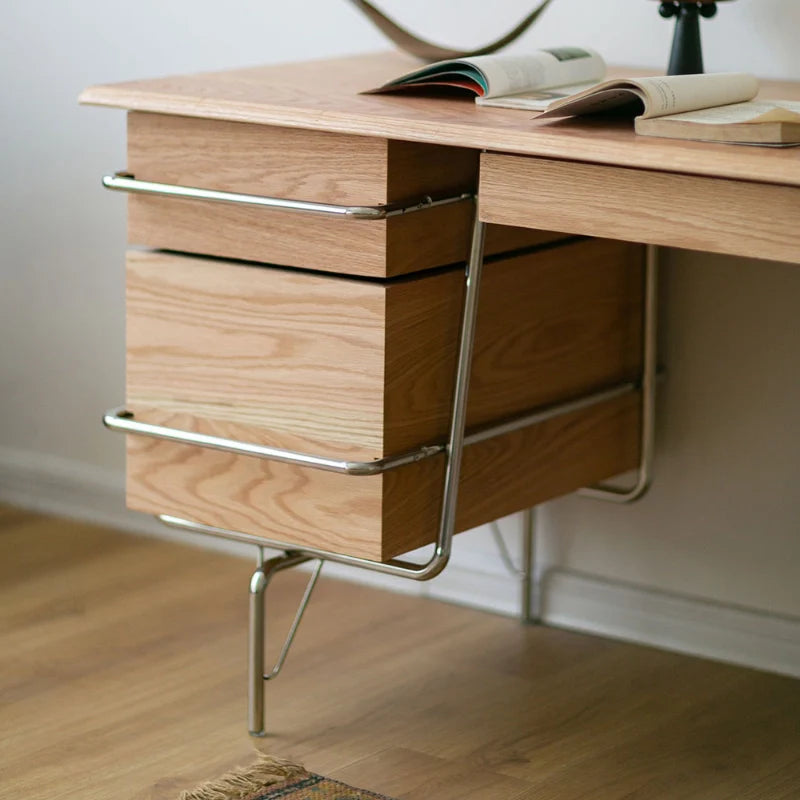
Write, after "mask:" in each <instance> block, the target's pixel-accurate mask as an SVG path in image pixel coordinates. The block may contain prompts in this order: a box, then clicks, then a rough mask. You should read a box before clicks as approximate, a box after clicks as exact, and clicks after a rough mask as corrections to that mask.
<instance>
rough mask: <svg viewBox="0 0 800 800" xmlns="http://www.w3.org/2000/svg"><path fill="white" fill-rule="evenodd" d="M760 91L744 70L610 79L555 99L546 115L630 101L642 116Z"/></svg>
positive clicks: (740, 99) (721, 102) (584, 111)
mask: <svg viewBox="0 0 800 800" xmlns="http://www.w3.org/2000/svg"><path fill="white" fill-rule="evenodd" d="M756 94H758V81H757V80H756V79H755V78H754V77H753V76H752V75H745V74H743V73H738V72H732V73H727V72H726V73H715V74H710V75H662V76H658V77H653V78H627V79H622V80H614V81H607V82H606V83H601V84H600V85H599V86H597V87H596V88H594V89H589V90H587V91H585V92H581V93H580V94H579V95H577V96H575V97H572V98H567V99H566V100H561V101H556V102H555V103H552V104H551V105H549V106H548V108H547V111H546V112H545V113H544V114H541V115H540V116H539V117H537V119H541V118H543V117H564V116H580V115H583V114H597V113H599V112H603V111H609V110H611V109H615V108H620V107H622V106H627V105H631V106H632V113H633V114H634V115H638V113H639V112H641V118H642V119H649V118H652V117H663V116H666V115H668V114H680V113H682V112H685V111H695V110H697V109H701V108H711V107H715V106H721V105H728V104H730V103H741V102H744V101H746V100H752V99H753V98H754V97H755V96H756Z"/></svg>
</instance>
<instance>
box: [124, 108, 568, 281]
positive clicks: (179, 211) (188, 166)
mask: <svg viewBox="0 0 800 800" xmlns="http://www.w3.org/2000/svg"><path fill="white" fill-rule="evenodd" d="M128 171H129V172H130V173H131V174H132V175H133V176H134V177H135V178H136V180H137V181H147V182H151V183H158V184H168V185H177V186H184V187H194V188H200V189H208V190H213V191H218V192H228V193H236V194H241V195H255V196H266V197H278V198H282V199H289V200H300V201H304V202H314V203H323V204H333V205H340V206H385V205H389V206H401V207H402V206H406V205H413V204H418V203H419V202H420V201H422V200H424V199H425V198H426V197H430V198H432V199H434V200H440V199H444V198H448V197H458V196H459V195H461V194H462V193H465V192H473V191H474V190H475V187H476V185H477V171H478V153H477V151H475V150H468V149H463V148H453V147H441V146H437V145H429V144H419V143H415V142H401V141H396V140H389V139H378V138H373V137H365V136H352V135H345V134H337V133H330V132H325V131H307V130H302V129H291V128H279V127H274V126H267V125H255V124H249V123H239V122H226V121H220V120H208V119H199V118H190V117H177V116H171V115H164V114H150V113H143V112H131V113H130V114H129V115H128ZM472 214H473V204H472V202H471V201H470V200H469V199H467V200H464V201H461V202H456V203H452V204H447V205H440V206H435V207H431V208H426V209H424V210H421V211H417V212H414V213H407V214H401V215H398V216H392V217H389V218H385V219H373V220H365V219H353V218H345V217H340V216H326V215H320V214H308V213H302V214H301V213H297V212H291V211H285V210H276V209H273V208H264V207H260V206H253V205H243V204H232V203H223V202H215V201H211V200H196V199H185V198H176V197H171V196H163V195H158V194H138V193H134V194H131V196H130V198H129V205H128V239H129V241H130V242H131V243H133V244H139V245H146V246H148V247H155V248H162V249H168V250H176V251H181V252H187V253H201V254H204V255H213V256H220V257H224V258H235V259H242V260H247V261H256V262H267V263H277V264H282V265H287V266H293V267H305V268H309V269H315V270H324V271H330V272H338V273H347V274H354V275H365V276H373V277H391V276H396V275H402V274H405V273H409V272H414V271H418V270H424V269H428V268H430V267H438V266H441V265H446V264H454V263H456V262H459V261H464V260H466V257H467V249H468V243H469V241H470V226H471V220H472ZM563 238H564V235H563V234H556V233H551V232H547V231H538V230H536V231H530V230H525V229H522V228H508V227H501V226H493V228H492V230H491V231H490V233H489V236H488V238H487V252H489V253H492V252H501V251H505V250H511V249H515V248H519V247H524V246H530V245H534V244H539V243H543V242H547V241H553V240H556V239H563Z"/></svg>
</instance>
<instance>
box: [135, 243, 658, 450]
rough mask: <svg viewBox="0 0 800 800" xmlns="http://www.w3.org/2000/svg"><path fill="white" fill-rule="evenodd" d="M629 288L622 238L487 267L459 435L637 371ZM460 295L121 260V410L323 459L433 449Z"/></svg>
mask: <svg viewBox="0 0 800 800" xmlns="http://www.w3.org/2000/svg"><path fill="white" fill-rule="evenodd" d="M641 291H642V286H641V249H640V248H639V247H637V246H636V245H629V244H621V243H617V242H612V241H603V240H598V241H578V242H574V243H572V244H567V245H564V246H559V247H554V248H546V249H543V250H536V251H533V252H528V253H526V254H523V255H517V256H514V257H509V258H504V259H499V260H497V261H493V262H491V263H488V264H487V265H486V268H485V277H484V281H483V284H482V287H481V300H480V307H479V313H478V322H477V334H476V346H475V357H474V366H473V373H472V381H471V389H470V403H469V416H468V424H469V425H470V426H472V427H474V426H478V425H481V424H483V423H488V422H491V421H493V420H496V419H498V418H501V417H505V416H511V415H513V414H516V413H520V412H522V411H525V410H527V409H530V408H534V407H538V406H542V405H545V404H549V403H552V402H556V401H558V400H564V399H567V398H570V397H573V396H576V395H577V394H579V393H581V392H582V391H585V390H587V389H589V388H595V387H600V386H603V385H608V384H610V383H614V382H617V381H621V380H624V379H627V378H632V377H635V376H636V374H637V372H638V367H639V362H640V354H639V350H640V348H639V341H640V336H641V315H640V299H641ZM463 292H464V277H463V272H462V271H461V270H451V271H449V272H445V273H439V274H434V275H428V276H424V277H420V278H414V279H410V280H402V281H396V282H390V283H379V282H373V281H363V280H352V279H350V280H348V279H342V278H338V277H336V278H334V277H331V276H328V275H321V274H309V273H299V272H297V271H294V270H282V269H274V268H264V267H257V266H251V265H243V264H234V263H230V262H223V261H216V260H211V259H196V258H187V257H184V256H176V255H170V254H165V253H147V252H138V251H131V252H130V253H129V254H128V282H127V306H128V314H127V353H128V358H127V392H126V402H127V404H128V407H129V409H130V410H131V411H133V412H134V413H136V415H137V416H138V417H141V418H144V419H147V420H148V421H151V422H157V423H169V424H173V425H182V426H187V427H189V428H191V429H193V430H200V431H202V432H204V433H212V434H217V435H224V436H230V437H233V438H239V439H244V440H250V441H255V442H258V443H261V444H267V445H272V446H275V447H286V448H289V449H297V450H304V451H307V452H316V453H320V454H322V455H330V456H332V457H337V456H340V457H347V458H350V459H366V460H369V459H373V458H380V457H382V456H384V455H393V454H397V453H401V452H404V451H406V450H409V449H411V448H414V447H419V446H421V445H424V444H431V443H435V442H437V441H441V440H442V439H443V438H444V437H445V435H446V433H447V429H448V423H449V416H450V402H451V397H452V391H453V378H454V373H455V365H456V353H457V343H458V335H459V327H460V317H461V307H462V303H463V300H462V298H463ZM183 417H189V418H187V419H184V418H183Z"/></svg>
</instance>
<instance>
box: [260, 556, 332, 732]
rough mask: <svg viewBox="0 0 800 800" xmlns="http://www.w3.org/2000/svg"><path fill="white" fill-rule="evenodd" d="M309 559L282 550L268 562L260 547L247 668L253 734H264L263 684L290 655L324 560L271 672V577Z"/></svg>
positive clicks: (313, 574) (318, 566)
mask: <svg viewBox="0 0 800 800" xmlns="http://www.w3.org/2000/svg"><path fill="white" fill-rule="evenodd" d="M306 561H309V559H308V558H306V557H305V556H301V555H298V554H297V553H293V552H287V553H282V554H281V555H279V556H276V557H275V558H271V559H269V560H268V561H267V560H265V559H264V548H263V547H259V548H258V567H257V568H256V571H255V572H254V573H253V576H252V577H251V578H250V624H249V634H248V639H247V641H248V669H247V685H248V692H247V726H248V730H249V731H250V735H251V736H264V734H265V731H264V683H265V681H269V680H272V679H273V678H277V677H278V675H279V674H280V671H281V668H282V667H283V664H284V662H285V661H286V656H287V655H288V654H289V649H290V648H291V646H292V642H293V641H294V637H295V634H296V633H297V629H298V627H299V626H300V621H301V620H302V619H303V614H304V613H305V610H306V607H307V606H308V601H309V600H310V599H311V593H312V592H313V591H314V587H315V586H316V585H317V579H318V578H319V573H320V571H321V570H322V565H323V564H324V563H325V562H324V561H322V560H320V561H319V563H318V564H317V567H316V569H315V570H314V571H313V572H312V573H311V578H310V579H309V581H308V584H307V586H306V590H305V592H303V598H302V600H300V605H299V606H298V609H297V613H296V614H295V617H294V620H293V622H292V625H291V627H290V628H289V633H288V634H287V635H286V640H285V641H284V643H283V647H282V648H281V652H280V655H279V656H278V659H277V661H276V662H275V665H274V666H273V667H272V669H271V670H270V671H269V672H266V673H265V672H264V640H265V638H266V614H265V610H266V609H265V592H266V590H267V586H269V583H270V581H271V580H272V576H273V575H275V574H276V573H278V572H280V571H281V570H284V569H289V568H291V567H296V566H299V565H300V564H303V563H305V562H306Z"/></svg>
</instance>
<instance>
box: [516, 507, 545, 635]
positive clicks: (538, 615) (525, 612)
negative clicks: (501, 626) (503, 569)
mask: <svg viewBox="0 0 800 800" xmlns="http://www.w3.org/2000/svg"><path fill="white" fill-rule="evenodd" d="M536 534H537V529H536V509H535V508H528V509H526V510H525V511H523V512H522V613H521V615H520V616H521V619H522V622H524V623H526V624H527V625H536V624H538V623H540V622H541V621H542V581H541V573H540V570H539V564H538V563H537V558H536V543H537V536H536Z"/></svg>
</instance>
